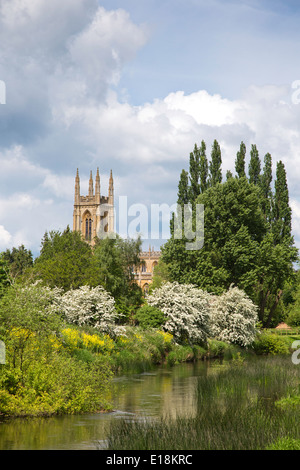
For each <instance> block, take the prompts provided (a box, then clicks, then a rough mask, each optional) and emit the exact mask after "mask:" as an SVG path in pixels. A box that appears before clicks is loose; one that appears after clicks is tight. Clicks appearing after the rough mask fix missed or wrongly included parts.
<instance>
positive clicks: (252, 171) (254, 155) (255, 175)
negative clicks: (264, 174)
mask: <svg viewBox="0 0 300 470" xmlns="http://www.w3.org/2000/svg"><path fill="white" fill-rule="evenodd" d="M260 169H261V168H260V159H259V154H258V150H257V147H256V145H251V151H250V162H249V169H248V173H249V182H250V183H253V184H259V180H260Z"/></svg>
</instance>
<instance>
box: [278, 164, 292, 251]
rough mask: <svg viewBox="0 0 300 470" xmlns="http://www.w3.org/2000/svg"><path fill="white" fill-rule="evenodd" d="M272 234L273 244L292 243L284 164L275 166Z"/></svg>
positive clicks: (290, 213)
mask: <svg viewBox="0 0 300 470" xmlns="http://www.w3.org/2000/svg"><path fill="white" fill-rule="evenodd" d="M273 234H274V238H275V243H276V244H277V243H280V242H282V241H284V240H285V241H287V242H290V243H291V242H292V210H291V208H290V205H289V191H288V185H287V179H286V171H285V167H284V164H283V163H282V161H281V160H280V161H279V162H277V166H276V180H275V194H274V207H273Z"/></svg>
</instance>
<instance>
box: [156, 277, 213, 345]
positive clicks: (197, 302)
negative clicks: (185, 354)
mask: <svg viewBox="0 0 300 470" xmlns="http://www.w3.org/2000/svg"><path fill="white" fill-rule="evenodd" d="M210 297H211V296H210V294H208V293H207V292H204V291H202V290H201V289H199V288H197V287H196V286H194V285H192V284H178V283H177V282H173V283H170V282H168V283H166V284H164V285H163V286H162V287H160V288H157V289H155V290H154V291H153V292H152V294H151V295H149V296H147V302H148V304H149V305H151V306H153V307H156V308H158V309H160V310H161V311H162V312H163V313H164V314H165V316H166V323H165V324H164V327H163V328H164V329H165V330H166V331H169V332H170V333H172V334H173V335H174V338H175V340H177V341H180V342H182V341H184V340H188V341H189V342H191V343H194V344H197V343H205V342H206V340H207V336H208V333H209V320H210V307H209V304H210Z"/></svg>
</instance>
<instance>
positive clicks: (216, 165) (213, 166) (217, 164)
mask: <svg viewBox="0 0 300 470" xmlns="http://www.w3.org/2000/svg"><path fill="white" fill-rule="evenodd" d="M221 165H222V157H221V149H220V145H219V144H218V142H217V140H214V143H213V145H212V150H211V161H210V163H209V171H210V176H209V185H210V186H215V185H216V184H217V183H221V182H222V170H221Z"/></svg>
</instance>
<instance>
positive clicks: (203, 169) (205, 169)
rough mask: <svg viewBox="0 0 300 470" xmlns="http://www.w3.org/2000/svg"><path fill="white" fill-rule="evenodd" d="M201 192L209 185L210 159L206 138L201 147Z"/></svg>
mask: <svg viewBox="0 0 300 470" xmlns="http://www.w3.org/2000/svg"><path fill="white" fill-rule="evenodd" d="M199 166H200V170H199V171H200V193H204V191H206V189H207V187H208V180H207V179H208V161H207V157H206V144H205V142H204V140H202V142H201V147H200V163H199Z"/></svg>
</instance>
